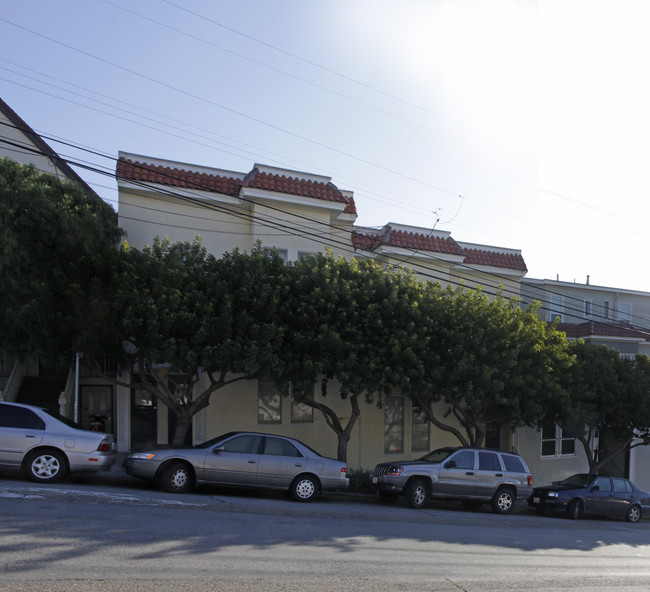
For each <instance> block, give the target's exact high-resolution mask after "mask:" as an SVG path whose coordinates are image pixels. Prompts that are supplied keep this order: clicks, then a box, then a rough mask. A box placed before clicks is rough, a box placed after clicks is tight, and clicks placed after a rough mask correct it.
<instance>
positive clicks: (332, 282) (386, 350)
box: [273, 253, 417, 461]
mask: <svg viewBox="0 0 650 592" xmlns="http://www.w3.org/2000/svg"><path fill="white" fill-rule="evenodd" d="M415 285H416V284H415V280H414V279H413V277H412V276H411V275H409V274H403V273H400V272H394V271H386V270H383V269H382V268H381V267H379V266H377V265H376V264H375V263H373V262H371V261H362V262H359V261H356V260H352V261H347V260H345V259H343V258H341V257H339V258H335V257H334V256H333V255H332V254H331V253H327V254H319V255H315V256H311V257H307V258H304V259H302V260H301V261H298V262H296V264H295V265H294V266H293V267H291V268H290V280H289V295H288V298H287V299H286V301H285V303H284V304H285V305H284V307H283V309H284V311H285V315H284V320H283V324H284V325H285V326H286V335H285V340H284V343H283V346H282V351H281V358H282V362H281V364H280V365H279V366H278V367H277V368H276V372H275V375H274V377H273V378H274V379H275V380H276V382H278V383H279V384H281V385H284V388H285V392H287V391H288V385H289V384H291V388H292V393H293V397H294V399H295V400H297V401H299V402H302V403H305V404H307V405H309V406H311V407H313V408H314V409H317V410H318V411H319V412H320V413H322V415H323V417H324V418H325V421H326V423H327V425H328V426H329V427H330V428H331V429H332V430H333V431H334V432H335V434H336V436H337V441H338V446H337V457H338V459H339V460H342V461H345V460H346V458H347V448H348V443H349V440H350V436H351V433H352V430H353V429H354V426H355V425H356V423H357V421H358V419H359V417H360V416H361V409H362V404H363V403H366V404H372V403H375V404H379V405H381V400H382V396H383V395H385V394H387V393H389V392H390V391H391V387H392V385H393V383H394V381H393V378H394V372H393V369H394V368H396V367H398V366H399V365H400V364H401V362H402V360H403V359H406V358H408V357H409V356H411V355H412V352H411V351H409V350H408V349H407V348H404V347H403V343H402V341H401V335H404V334H407V333H408V332H409V331H410V330H412V329H413V327H414V315H415V314H416V311H417V301H416V296H417V291H416V290H415ZM334 379H335V380H336V381H337V382H338V383H339V385H340V397H341V399H343V400H346V401H347V402H348V403H349V417H348V418H347V420H343V421H342V420H341V419H340V418H339V412H338V411H337V410H336V409H335V408H334V407H333V406H332V405H330V404H328V403H327V402H325V401H326V400H327V397H328V396H331V394H328V388H327V387H328V384H330V383H331V381H333V380H334ZM318 383H320V384H321V387H322V388H321V393H322V395H323V398H318V399H316V398H315V397H314V390H315V386H316V385H317V384H318Z"/></svg>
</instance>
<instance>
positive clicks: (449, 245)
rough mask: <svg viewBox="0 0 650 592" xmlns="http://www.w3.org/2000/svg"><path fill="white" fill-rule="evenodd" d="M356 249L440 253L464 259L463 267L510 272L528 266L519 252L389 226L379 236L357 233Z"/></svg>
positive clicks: (445, 235)
mask: <svg viewBox="0 0 650 592" xmlns="http://www.w3.org/2000/svg"><path fill="white" fill-rule="evenodd" d="M352 244H353V246H354V248H355V249H358V250H362V251H375V250H376V249H377V248H379V247H385V246H388V247H398V248H404V249H412V250H415V251H421V252H423V253H440V254H441V255H454V256H457V257H460V258H462V261H463V263H464V264H467V265H481V266H485V267H496V268H501V269H511V270H514V271H520V272H523V273H525V272H526V271H527V268H526V263H525V262H524V258H523V257H522V255H521V253H520V252H519V251H513V250H508V249H498V248H496V247H494V248H493V249H491V248H489V247H484V246H480V245H471V244H469V243H458V242H456V241H455V240H454V239H453V238H451V236H449V234H448V233H439V232H431V231H429V232H418V231H417V230H411V231H409V230H405V229H401V228H399V227H396V225H394V224H387V225H386V226H384V227H383V228H382V229H381V230H378V231H376V232H372V231H368V230H366V231H361V230H357V231H356V232H354V233H353V235H352Z"/></svg>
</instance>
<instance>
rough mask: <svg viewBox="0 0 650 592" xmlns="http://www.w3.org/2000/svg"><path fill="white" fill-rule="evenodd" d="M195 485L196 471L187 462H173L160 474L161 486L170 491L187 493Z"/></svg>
mask: <svg viewBox="0 0 650 592" xmlns="http://www.w3.org/2000/svg"><path fill="white" fill-rule="evenodd" d="M193 485H194V473H193V472H192V469H191V468H190V466H189V465H188V464H187V463H184V462H175V463H172V464H171V465H168V466H167V467H165V468H164V469H163V471H162V473H161V474H160V487H162V489H164V490H165V491H168V492H169V493H186V492H188V491H189V490H190V489H192V486H193Z"/></svg>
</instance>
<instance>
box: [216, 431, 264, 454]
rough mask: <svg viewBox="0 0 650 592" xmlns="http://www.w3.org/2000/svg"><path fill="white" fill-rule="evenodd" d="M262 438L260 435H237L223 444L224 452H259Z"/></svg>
mask: <svg viewBox="0 0 650 592" xmlns="http://www.w3.org/2000/svg"><path fill="white" fill-rule="evenodd" d="M261 440H262V438H261V437H260V436H250V435H246V436H237V437H236V438H233V439H232V440H228V442H226V443H225V444H223V445H222V446H221V448H223V450H224V452H241V453H244V454H259V452H260V444H261Z"/></svg>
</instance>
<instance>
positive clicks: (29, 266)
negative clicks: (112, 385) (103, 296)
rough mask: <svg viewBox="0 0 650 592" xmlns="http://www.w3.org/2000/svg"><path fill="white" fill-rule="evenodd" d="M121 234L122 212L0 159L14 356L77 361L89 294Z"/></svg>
mask: <svg viewBox="0 0 650 592" xmlns="http://www.w3.org/2000/svg"><path fill="white" fill-rule="evenodd" d="M120 237H121V232H120V230H119V228H118V225H117V219H116V214H115V212H114V211H113V209H112V208H111V207H110V206H109V205H108V204H107V203H105V202H104V201H103V200H101V199H100V198H99V197H98V196H97V195H94V194H89V193H86V192H84V191H83V189H82V188H81V187H80V186H79V185H78V184H76V183H73V182H68V181H62V180H61V179H59V178H58V177H56V176H54V175H50V174H45V173H41V172H39V171H38V170H36V169H35V168H34V167H33V166H24V165H20V164H18V163H16V162H14V161H12V160H10V159H1V160H0V245H1V248H0V302H2V306H1V307H0V334H1V336H2V337H1V338H2V341H3V343H4V345H5V346H6V347H8V348H9V350H10V351H11V352H12V353H13V354H15V355H20V356H26V355H32V356H35V357H38V358H39V359H40V360H41V361H43V362H46V363H49V364H62V365H66V366H67V365H68V364H69V363H70V362H71V360H72V359H73V358H74V354H75V353H76V352H78V351H80V350H79V347H80V341H82V340H83V338H82V337H81V335H82V334H83V333H84V332H85V331H86V329H87V326H88V325H87V319H86V313H87V312H88V308H87V305H86V303H87V301H88V296H89V294H90V293H91V292H92V291H93V290H97V289H98V287H97V286H98V283H100V282H101V281H103V278H104V277H105V263H106V261H108V260H110V259H111V257H112V255H113V253H115V251H116V250H117V247H118V245H119V239H120Z"/></svg>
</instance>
